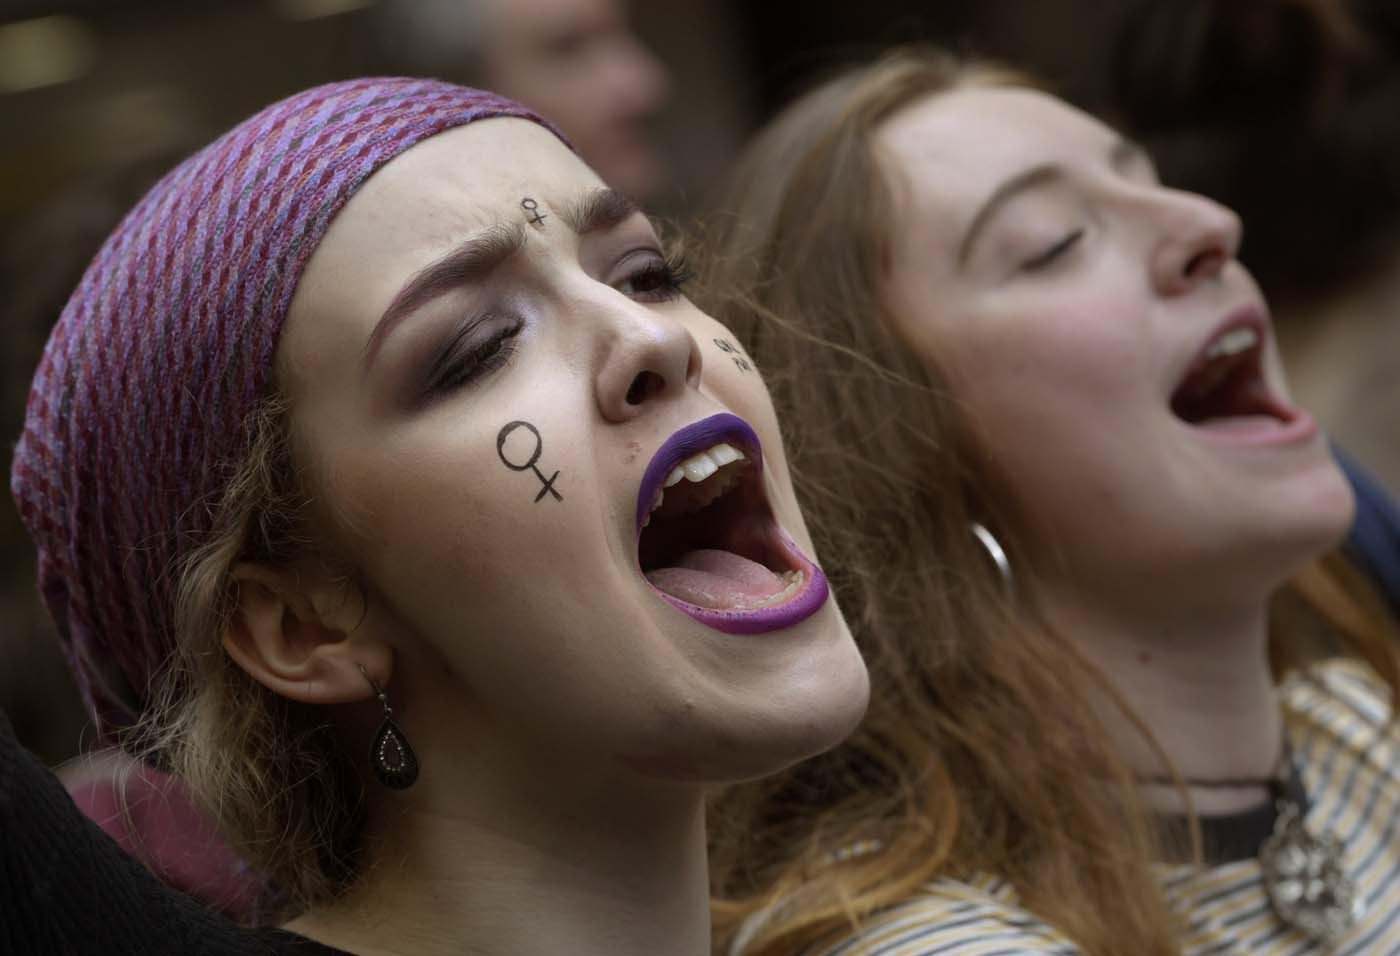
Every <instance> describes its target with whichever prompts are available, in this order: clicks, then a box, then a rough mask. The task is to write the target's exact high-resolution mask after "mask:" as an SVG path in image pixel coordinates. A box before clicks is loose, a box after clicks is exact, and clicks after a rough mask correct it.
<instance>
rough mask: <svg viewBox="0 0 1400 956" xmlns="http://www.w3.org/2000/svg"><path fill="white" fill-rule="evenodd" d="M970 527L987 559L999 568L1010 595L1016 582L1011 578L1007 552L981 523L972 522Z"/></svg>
mask: <svg viewBox="0 0 1400 956" xmlns="http://www.w3.org/2000/svg"><path fill="white" fill-rule="evenodd" d="M969 527H971V529H972V536H973V537H974V538H976V539H977V542H978V544H980V545H982V549H983V550H984V551H986V552H987V557H989V558H991V559H992V563H993V564H995V565H996V566H997V571H998V572H999V573H1000V574H1001V580H1002V583H1003V584H1005V585H1006V590H1007V593H1010V592H1011V591H1012V590H1013V589H1014V588H1015V583H1016V582H1015V581H1014V580H1013V579H1012V577H1011V561H1010V560H1009V559H1008V558H1007V557H1006V551H1005V550H1003V549H1002V546H1001V542H1000V541H998V540H997V538H996V535H994V534H992V533H991V532H990V531H988V530H987V528H986V526H985V525H983V524H981V523H979V522H976V521H973V522H970V524H969Z"/></svg>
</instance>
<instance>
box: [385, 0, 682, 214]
mask: <svg viewBox="0 0 1400 956" xmlns="http://www.w3.org/2000/svg"><path fill="white" fill-rule="evenodd" d="M378 11H379V13H378V28H379V34H380V40H381V42H382V44H383V46H384V53H385V55H386V56H387V57H388V62H387V63H386V64H385V65H386V67H387V68H392V69H402V70H407V71H409V72H416V73H423V74H427V75H433V76H441V77H445V78H448V79H456V80H461V81H464V82H469V83H473V84H476V85H480V86H484V87H487V88H489V89H494V90H499V91H500V92H501V93H502V94H503V95H506V96H510V97H511V98H513V99H516V100H519V101H520V102H522V103H524V104H525V105H526V106H529V107H530V108H531V109H534V110H537V111H538V112H539V113H541V114H542V115H544V116H548V117H549V118H550V119H551V120H552V121H554V122H555V123H557V124H558V126H559V128H560V129H561V130H562V131H563V132H564V135H565V136H567V137H568V138H569V140H570V142H572V144H573V145H574V147H575V148H577V149H578V151H579V154H580V155H581V156H583V157H584V159H586V160H587V161H588V162H589V164H590V165H592V166H593V168H594V169H596V170H597V171H598V174H599V175H600V176H602V177H603V179H604V181H606V182H608V183H610V184H611V185H613V186H614V187H616V188H617V189H619V190H621V191H623V192H624V193H627V194H628V195H631V196H636V197H638V198H639V199H645V198H647V197H648V196H650V195H651V194H652V193H653V192H654V191H655V190H656V188H657V187H658V186H659V185H660V179H661V176H662V161H661V158H660V156H659V155H658V153H657V150H656V147H655V146H654V145H653V143H652V140H651V136H650V133H649V130H648V123H649V121H650V120H651V118H652V116H653V115H654V114H655V113H656V111H657V110H658V109H659V108H660V107H661V105H662V104H663V103H664V102H665V100H666V96H667V87H668V84H669V80H668V77H667V74H666V69H665V67H664V66H663V65H662V63H661V62H660V61H659V60H658V59H657V58H656V57H655V56H654V55H653V54H652V53H651V51H650V50H648V49H647V48H646V46H645V45H644V44H643V43H642V41H641V40H640V39H639V38H638V37H637V35H636V34H635V33H634V32H633V31H632V27H631V25H630V24H629V22H628V19H627V10H626V5H625V4H624V3H623V2H622V0H384V2H381V3H380V4H379V5H378Z"/></svg>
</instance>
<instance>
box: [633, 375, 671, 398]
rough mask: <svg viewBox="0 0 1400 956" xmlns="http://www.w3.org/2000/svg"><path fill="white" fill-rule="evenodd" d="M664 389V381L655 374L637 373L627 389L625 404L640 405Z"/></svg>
mask: <svg viewBox="0 0 1400 956" xmlns="http://www.w3.org/2000/svg"><path fill="white" fill-rule="evenodd" d="M665 387H666V380H665V379H664V378H662V377H661V376H660V375H657V374H656V373H655V372H638V373H637V377H636V378H634V379H632V384H631V385H629V386H628V387H627V404H628V405H640V404H642V402H644V401H646V400H647V399H648V398H650V397H651V396H653V395H655V394H656V393H658V392H660V391H661V390H662V389H663V388H665Z"/></svg>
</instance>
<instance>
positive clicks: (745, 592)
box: [647, 548, 787, 610]
mask: <svg viewBox="0 0 1400 956" xmlns="http://www.w3.org/2000/svg"><path fill="white" fill-rule="evenodd" d="M647 580H648V581H650V582H651V584H652V587H654V588H656V589H657V590H658V591H662V592H664V593H666V594H669V595H671V597H673V598H677V599H679V600H681V601H685V602H686V603H687V604H697V605H699V606H700V607H708V608H715V609H717V610H722V609H727V608H741V607H752V606H753V605H755V604H757V603H759V602H761V601H763V600H764V599H765V598H770V597H772V596H773V595H775V594H777V593H778V592H779V591H781V590H782V589H783V588H785V587H787V584H786V583H785V582H784V581H783V579H782V578H780V577H778V575H776V574H774V573H773V572H772V571H769V570H768V569H767V568H765V567H764V566H763V565H761V564H759V563H758V562H757V561H750V560H749V559H748V558H745V557H743V556H741V555H737V554H735V553H734V552H732V551H716V550H714V549H711V548H702V549H700V550H698V551H687V552H686V553H685V554H684V555H682V556H681V558H680V560H679V561H677V562H676V564H675V565H674V566H672V567H666V568H656V569H655V570H653V571H648V572H647Z"/></svg>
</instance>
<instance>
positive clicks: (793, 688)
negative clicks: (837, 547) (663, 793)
mask: <svg viewBox="0 0 1400 956" xmlns="http://www.w3.org/2000/svg"><path fill="white" fill-rule="evenodd" d="M764 684H765V686H763V687H751V688H745V689H743V690H739V689H737V688H735V689H729V690H728V691H726V693H725V694H724V695H723V697H724V699H723V700H722V702H716V706H715V709H714V710H713V711H712V714H713V715H714V717H713V718H712V719H711V720H708V721H704V722H703V723H702V722H701V721H700V720H698V719H697V718H698V717H699V715H698V714H697V713H695V712H694V711H689V712H688V713H687V715H686V719H685V724H684V725H681V724H679V722H673V723H672V725H671V726H670V727H669V729H668V733H667V735H666V739H665V740H661V741H657V742H656V745H655V749H653V750H652V752H651V753H649V754H643V755H638V756H632V757H627V758H624V761H625V762H626V763H627V765H629V766H630V767H631V768H632V769H633V770H636V771H638V772H640V773H643V774H644V775H646V776H649V777H654V778H662V779H668V780H673V781H677V782H691V783H702V784H706V785H725V784H732V783H741V782H743V781H746V780H753V779H757V778H759V777H766V776H769V775H771V774H775V773H777V772H779V771H781V770H784V769H786V768H787V767H789V766H791V765H793V764H795V763H798V762H800V761H802V760H806V759H807V758H809V757H814V756H816V755H817V754H820V753H824V752H826V751H827V750H830V749H831V748H833V747H835V746H836V745H837V744H839V743H841V742H842V741H843V740H845V739H846V738H847V737H848V736H850V734H851V732H852V731H853V730H855V728H856V726H857V725H858V724H859V723H860V720H861V718H862V717H863V716H865V708H866V704H867V703H868V702H869V697H870V680H869V675H868V674H867V672H866V669H865V662H864V661H863V660H862V659H861V657H860V653H859V652H858V651H857V650H856V647H855V643H854V641H852V640H851V638H850V635H849V633H848V632H847V631H846V629H845V627H844V625H842V626H841V635H840V640H839V641H832V642H831V643H829V644H828V645H827V649H826V650H825V652H823V653H811V654H808V655H807V656H806V657H804V659H803V662H802V665H801V666H798V667H795V668H793V669H792V670H790V671H789V672H787V673H786V674H784V675H783V676H782V679H781V681H779V682H777V684H776V685H774V684H773V682H769V681H765V682H764Z"/></svg>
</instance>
